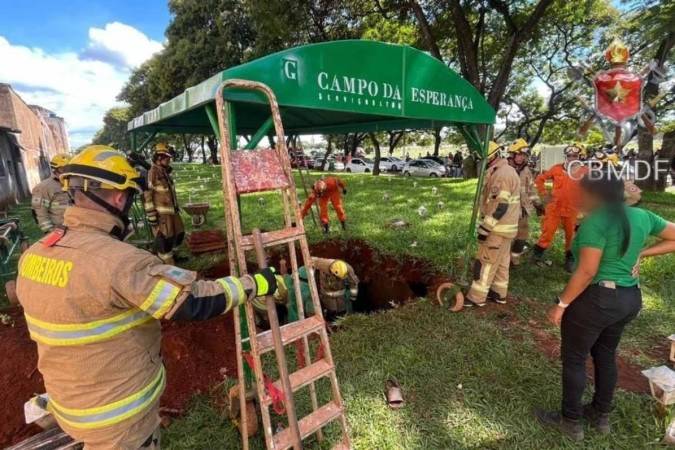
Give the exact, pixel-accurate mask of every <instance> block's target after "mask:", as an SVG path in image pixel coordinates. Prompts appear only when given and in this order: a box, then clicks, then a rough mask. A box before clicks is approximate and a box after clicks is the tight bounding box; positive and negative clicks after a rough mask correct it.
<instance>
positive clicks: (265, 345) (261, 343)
mask: <svg viewBox="0 0 675 450" xmlns="http://www.w3.org/2000/svg"><path fill="white" fill-rule="evenodd" d="M323 326H325V325H324V322H323V320H322V319H321V318H320V317H319V316H318V315H315V316H312V317H309V318H307V319H304V320H297V321H295V322H291V323H289V324H286V325H284V326H283V327H281V328H280V330H281V343H282V344H283V345H288V344H289V343H291V342H293V341H295V340H296V339H299V338H301V337H303V336H307V335H309V334H312V333H316V332H317V331H319V330H321V327H323ZM256 338H257V341H258V352H259V353H260V354H263V353H265V352H268V351H270V350H272V349H273V348H274V339H273V338H272V331H271V330H268V331H264V332H262V333H260V334H258V335H257V336H256Z"/></svg>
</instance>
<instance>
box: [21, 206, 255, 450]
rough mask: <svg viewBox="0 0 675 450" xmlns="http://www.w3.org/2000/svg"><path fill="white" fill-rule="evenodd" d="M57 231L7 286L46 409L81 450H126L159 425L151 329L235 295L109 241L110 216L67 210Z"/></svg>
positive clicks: (156, 339) (157, 360) (229, 283)
mask: <svg viewBox="0 0 675 450" xmlns="http://www.w3.org/2000/svg"><path fill="white" fill-rule="evenodd" d="M64 224H65V226H66V231H65V234H64V235H63V236H62V237H61V238H60V239H58V234H57V233H58V231H56V232H53V233H51V234H48V235H47V236H46V237H45V238H43V239H42V241H40V242H37V243H35V244H34V245H33V246H31V247H30V248H29V249H28V250H27V251H26V252H25V253H24V254H23V255H22V257H21V260H20V262H19V271H18V279H17V294H18V297H19V301H20V302H21V305H22V306H23V308H24V313H25V316H26V322H27V325H28V329H29V332H30V336H31V339H33V340H34V341H36V342H37V348H38V368H39V370H40V372H41V373H42V375H43V376H44V382H45V387H46V389H47V393H48V394H49V406H48V408H49V410H50V411H51V412H52V413H53V414H54V417H55V418H56V420H57V422H58V423H59V425H60V426H61V427H62V428H63V429H64V430H65V431H66V432H67V433H68V434H70V435H71V436H72V437H73V438H75V439H76V440H81V441H83V442H84V443H85V445H86V448H87V449H134V450H136V449H138V448H139V447H140V446H141V444H142V443H143V442H144V441H145V440H146V439H147V438H148V437H149V436H150V435H151V434H152V433H153V431H154V430H155V429H156V428H157V426H158V425H159V414H158V408H159V405H158V403H159V402H158V400H159V397H160V395H161V394H162V391H163V390H164V385H165V383H166V374H165V371H164V366H163V364H162V358H161V356H160V322H159V319H162V318H164V317H166V316H167V315H171V314H173V312H175V311H176V309H178V308H180V306H181V305H182V302H184V301H186V298H188V297H190V299H191V300H195V299H196V300H198V301H199V302H201V303H200V304H204V302H205V301H206V299H207V298H213V297H214V296H219V295H220V296H222V295H223V294H224V295H225V298H226V310H227V309H230V308H231V307H232V306H233V305H236V304H239V303H240V302H241V301H243V300H244V298H245V290H244V288H243V285H242V283H241V281H239V280H238V279H236V278H231V277H228V278H224V279H220V280H217V281H195V280H196V274H195V273H194V272H190V271H187V270H183V269H180V268H178V267H174V266H169V265H164V264H162V263H161V261H160V260H159V259H158V258H157V257H156V256H154V255H152V254H150V253H148V252H147V251H144V250H141V249H138V248H136V247H134V246H132V245H129V244H127V243H124V242H122V241H119V240H117V239H115V238H114V237H112V236H111V235H110V232H111V230H113V229H114V228H115V227H121V226H122V223H121V222H120V221H119V220H118V219H117V218H115V217H114V216H112V215H110V214H107V213H104V212H99V211H94V210H90V209H83V208H79V207H75V206H73V207H70V208H68V209H67V210H66V212H65V222H64ZM59 231H60V230H59ZM190 304H192V302H191V301H190Z"/></svg>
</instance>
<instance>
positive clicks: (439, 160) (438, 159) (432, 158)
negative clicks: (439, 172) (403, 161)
mask: <svg viewBox="0 0 675 450" xmlns="http://www.w3.org/2000/svg"><path fill="white" fill-rule="evenodd" d="M422 159H424V160H426V161H433V162H435V163H436V164H440V165H441V166H447V161H446V160H444V159H443V158H441V157H439V156H425V157H424V158H422Z"/></svg>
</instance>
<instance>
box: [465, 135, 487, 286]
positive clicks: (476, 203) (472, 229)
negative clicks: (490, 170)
mask: <svg viewBox="0 0 675 450" xmlns="http://www.w3.org/2000/svg"><path fill="white" fill-rule="evenodd" d="M472 128H473V127H472ZM460 131H461V132H462V134H463V135H465V137H466V138H467V141H468V140H469V139H471V140H474V142H475V143H476V144H478V146H477V148H478V149H479V152H480V157H481V160H480V168H479V171H478V185H477V186H476V194H475V196H474V198H473V210H472V211H471V221H470V223H469V239H468V240H467V242H468V244H467V246H466V251H465V252H464V267H463V269H462V272H461V276H462V279H463V280H464V281H468V282H470V281H471V278H470V277H468V276H467V275H468V274H469V269H470V265H469V260H470V258H471V255H472V254H473V252H471V246H472V245H473V240H474V238H475V237H476V222H477V220H478V213H479V211H480V207H481V205H480V201H481V198H482V196H483V181H484V179H485V171H486V170H487V152H488V143H489V142H490V139H491V138H492V131H493V126H492V125H489V126H485V134H484V135H483V139H480V138H478V139H479V140H478V141H476V140H475V139H474V138H476V137H478V133H477V132H476V130H475V128H473V129H472V132H473V136H471V133H472V132H470V131H468V130H465V129H464V127H460ZM477 153H478V152H477Z"/></svg>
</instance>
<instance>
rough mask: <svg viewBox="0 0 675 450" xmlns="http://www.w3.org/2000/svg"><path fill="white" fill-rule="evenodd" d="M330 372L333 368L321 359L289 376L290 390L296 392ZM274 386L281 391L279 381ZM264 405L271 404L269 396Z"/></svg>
mask: <svg viewBox="0 0 675 450" xmlns="http://www.w3.org/2000/svg"><path fill="white" fill-rule="evenodd" d="M331 370H333V366H332V365H331V364H330V363H329V362H328V361H326V360H325V359H321V360H319V361H317V362H315V363H313V364H310V365H308V366H306V367H303V368H302V369H300V370H298V371H297V372H293V373H292V374H290V376H289V379H290V382H291V389H292V390H293V392H296V391H298V390H299V389H302V388H303V387H305V386H307V385H308V384H310V383H311V382H312V381H316V380H318V379H320V378H323V377H325V376H328V375H329V374H330V372H331ZM274 385H275V386H276V387H277V389H282V387H281V383H280V381H279V380H277V381H275V382H274ZM282 390H283V389H282ZM265 403H267V404H271V403H272V400H271V398H270V397H269V396H267V397H266V398H265Z"/></svg>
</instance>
